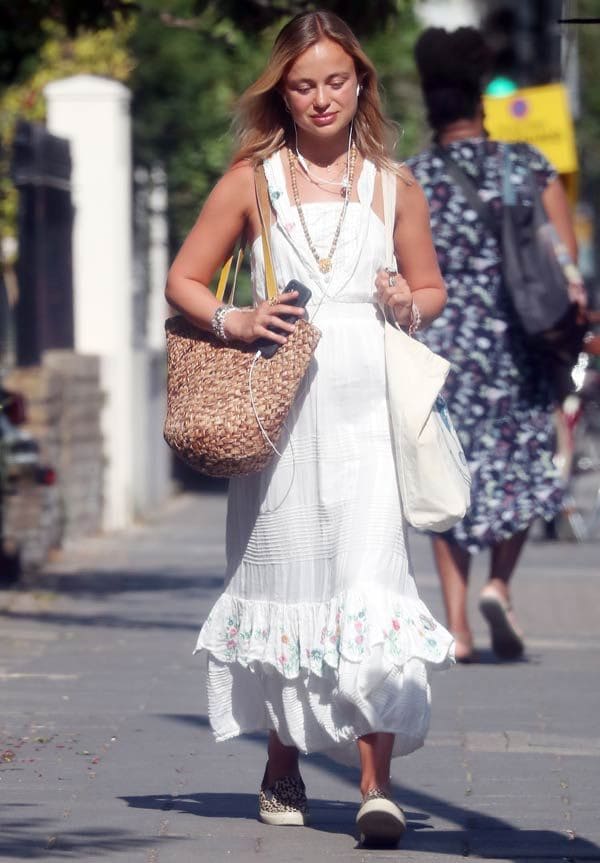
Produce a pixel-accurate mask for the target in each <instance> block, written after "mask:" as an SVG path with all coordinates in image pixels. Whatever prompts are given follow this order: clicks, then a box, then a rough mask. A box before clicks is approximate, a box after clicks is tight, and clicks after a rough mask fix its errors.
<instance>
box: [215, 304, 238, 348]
mask: <svg viewBox="0 0 600 863" xmlns="http://www.w3.org/2000/svg"><path fill="white" fill-rule="evenodd" d="M237 311H239V309H238V307H237V306H232V305H228V306H219V308H218V309H217V310H216V312H215V313H214V315H213V316H212V319H211V322H210V326H211V329H212V331H213V333H214V334H215V336H216V337H217V338H218V339H220V340H221V341H222V342H228V341H229V337H228V336H227V333H226V332H225V318H226V317H227V315H228V314H229V312H237Z"/></svg>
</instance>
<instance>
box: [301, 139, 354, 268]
mask: <svg viewBox="0 0 600 863" xmlns="http://www.w3.org/2000/svg"><path fill="white" fill-rule="evenodd" d="M356 152H357V151H356V144H354V142H353V143H352V146H351V147H350V152H349V154H348V184H347V186H346V187H345V188H344V189H343V191H344V193H345V194H344V203H343V204H342V207H341V210H340V218H339V220H338V224H337V228H336V229H335V234H334V235H333V240H332V242H331V248H330V249H329V254H328V255H327V257H325V258H322V257H321V256H320V255H319V253H318V251H317V249H316V247H315V244H314V243H313V241H312V239H311V236H310V233H309V231H308V225H307V224H306V219H305V218H304V211H303V210H302V202H301V200H300V193H299V192H298V178H297V176H296V157H295V156H294V154H293V153H292V151H291V150H290V149H289V148H288V151H287V153H288V163H289V166H290V179H291V182H292V194H293V196H294V204H295V205H296V209H297V210H298V218H299V219H300V224H301V225H302V230H303V231H304V236H305V237H306V242H307V243H308V248H309V249H310V251H311V252H312V255H313V257H314V259H315V261H316V262H317V266H318V267H319V270H320V271H321V272H322V273H323V274H325V273H329V272H330V271H331V267H332V263H333V255H334V253H335V250H336V247H337V244H338V240H339V238H340V232H341V230H342V224H343V222H344V216H345V215H346V210H347V209H348V202H349V200H350V196H351V194H352V185H353V182H354V166H355V165H356Z"/></svg>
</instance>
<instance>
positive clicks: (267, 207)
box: [216, 165, 277, 303]
mask: <svg viewBox="0 0 600 863" xmlns="http://www.w3.org/2000/svg"><path fill="white" fill-rule="evenodd" d="M254 188H255V192H256V203H257V205H258V215H259V218H260V235H261V239H262V249H263V259H264V262H265V281H266V292H267V299H268V300H273V299H275V297H276V296H277V280H276V278H275V269H274V267H273V255H272V252H271V204H270V202H269V186H268V183H267V177H266V174H265V169H264V167H263V166H262V165H258V166H257V167H256V168H255V169H254ZM243 258H244V249H243V247H240V249H239V250H238V253H237V258H236V262H235V270H234V273H233V283H232V285H231V290H230V291H229V296H228V298H227V302H228V303H233V300H234V297H235V289H236V285H237V278H238V274H239V271H240V267H241V265H242V260H243ZM232 263H233V255H230V256H229V258H228V259H227V260H226V261H225V263H224V264H223V267H222V269H221V274H220V276H219V283H218V285H217V290H216V297H217V299H218V300H219V301H224V300H225V291H226V288H227V282H228V280H229V274H230V272H231V265H232Z"/></svg>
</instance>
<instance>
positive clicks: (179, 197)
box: [131, 0, 422, 246]
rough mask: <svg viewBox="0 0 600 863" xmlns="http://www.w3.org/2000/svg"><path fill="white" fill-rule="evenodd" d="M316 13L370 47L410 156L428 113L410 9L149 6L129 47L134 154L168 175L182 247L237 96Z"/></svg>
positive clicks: (393, 5)
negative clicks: (274, 49)
mask: <svg viewBox="0 0 600 863" xmlns="http://www.w3.org/2000/svg"><path fill="white" fill-rule="evenodd" d="M317 5H318V7H319V8H328V9H331V10H332V11H335V12H337V13H339V14H341V15H342V16H343V17H344V19H345V20H347V21H348V22H349V23H350V24H351V26H352V27H353V28H354V30H355V32H356V33H357V35H358V36H359V38H361V39H362V41H363V44H364V46H365V48H366V50H367V53H368V54H369V55H370V56H371V58H372V59H373V61H374V62H375V64H376V66H377V68H378V71H379V73H380V76H381V80H382V85H383V88H384V95H385V99H386V102H387V107H388V111H389V113H390V115H391V116H392V118H393V119H394V120H396V121H397V122H398V124H399V128H401V129H402V130H403V133H400V134H399V137H400V143H399V150H398V152H399V155H400V156H406V155H408V154H409V153H410V152H411V151H412V148H413V147H414V145H415V142H416V141H417V140H418V138H419V136H420V135H421V133H422V125H421V124H420V120H419V118H420V116H421V113H422V112H421V107H420V102H419V96H418V90H417V87H416V84H415V78H414V71H413V61H412V44H413V42H414V38H415V35H416V29H417V25H416V22H415V20H414V18H413V14H412V3H411V2H410V0H400V2H399V0H396V2H384V0H378V2H376V3H368V4H365V3H363V2H345V3H342V2H335V0H334V2H321V3H319V4H314V3H307V2H294V0H280V2H271V3H267V2H263V0H248V2H236V0H225V2H219V3H216V2H195V0H177V2H174V0H172V2H170V3H164V2H159V0H143V3H142V11H141V13H140V15H139V18H138V21H137V26H136V30H135V32H134V34H133V37H132V41H131V47H132V52H133V54H134V56H135V58H136V68H135V72H134V74H133V76H132V80H131V86H132V88H133V93H134V103H133V105H134V140H135V153H136V158H137V159H138V160H139V161H140V162H142V163H145V164H147V165H151V164H152V163H153V162H157V161H158V162H160V163H161V164H163V165H164V167H165V169H166V171H167V176H168V182H169V194H170V225H171V232H172V243H173V245H174V246H177V245H178V244H179V243H180V242H181V240H182V238H183V236H184V235H185V233H186V232H187V230H188V229H189V227H190V226H191V224H192V221H193V219H194V217H195V215H196V213H197V211H198V209H199V207H200V205H201V204H202V202H203V200H204V198H205V197H206V194H207V192H208V190H209V189H210V187H211V186H212V185H213V183H214V182H215V180H216V179H217V177H218V176H219V174H220V173H221V172H222V171H223V169H224V167H225V166H226V164H227V160H228V158H229V156H230V154H231V144H232V141H231V135H230V131H229V129H230V123H231V118H232V115H233V111H234V108H235V102H236V99H237V97H238V96H239V94H240V93H241V92H242V91H243V90H244V89H245V88H246V87H247V86H248V85H249V84H250V83H251V82H252V80H253V79H254V78H255V77H256V76H257V75H258V74H259V72H260V70H261V69H262V68H263V66H264V64H265V62H266V59H267V57H268V54H269V51H270V48H271V46H272V43H273V40H274V38H275V35H276V33H277V32H278V30H279V29H280V27H281V26H283V24H284V23H285V22H286V21H287V20H288V19H289V17H290V16H291V15H293V14H296V13H297V12H300V11H306V10H308V9H312V8H315V6H317Z"/></svg>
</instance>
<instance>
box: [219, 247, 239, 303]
mask: <svg viewBox="0 0 600 863" xmlns="http://www.w3.org/2000/svg"><path fill="white" fill-rule="evenodd" d="M243 259H244V250H243V249H241V248H240V249H238V253H237V258H236V260H235V270H234V271H233V283H232V285H231V290H230V291H229V297H228V298H227V300H226V302H228V303H233V298H234V297H235V287H236V285H237V279H238V274H239V272H240V267H241V265H242V261H243ZM232 263H233V255H231V256H230V257H229V258H228V259H227V260H226V261H225V263H224V264H223V269H222V270H221V275H220V276H219V284H218V285H217V291H216V294H215V296H216V298H217V299H218V300H219V302H223V301H224V300H225V291H226V289H227V282H228V280H229V273H230V272H231V264H232Z"/></svg>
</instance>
